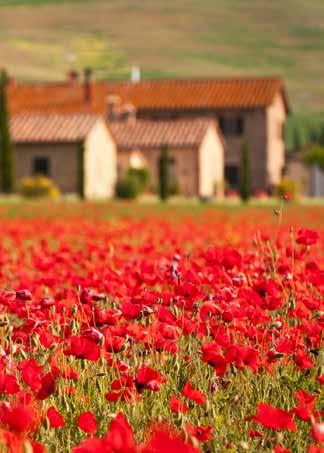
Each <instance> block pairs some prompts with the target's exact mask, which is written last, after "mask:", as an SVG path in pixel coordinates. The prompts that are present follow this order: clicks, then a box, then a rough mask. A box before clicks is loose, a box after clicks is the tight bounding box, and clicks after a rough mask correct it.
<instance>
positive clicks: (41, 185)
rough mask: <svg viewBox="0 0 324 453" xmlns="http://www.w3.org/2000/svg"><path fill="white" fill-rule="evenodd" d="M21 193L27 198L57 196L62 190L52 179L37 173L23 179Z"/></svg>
mask: <svg viewBox="0 0 324 453" xmlns="http://www.w3.org/2000/svg"><path fill="white" fill-rule="evenodd" d="M21 194H22V196H23V197H26V198H40V197H48V198H57V197H58V196H59V195H60V191H59V189H58V188H57V186H56V185H55V184H54V182H53V181H52V180H51V179H49V178H47V177H45V176H42V175H37V176H31V177H27V178H23V179H22V181H21Z"/></svg>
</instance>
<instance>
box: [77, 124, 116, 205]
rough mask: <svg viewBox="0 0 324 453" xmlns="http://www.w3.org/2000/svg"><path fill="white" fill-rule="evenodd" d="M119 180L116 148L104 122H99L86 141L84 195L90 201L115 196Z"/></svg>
mask: <svg viewBox="0 0 324 453" xmlns="http://www.w3.org/2000/svg"><path fill="white" fill-rule="evenodd" d="M116 179H117V157H116V146H115V144H114V141H113V139H112V137H111V135H110V133H109V131H108V129H107V127H106V125H105V124H104V122H103V121H101V120H100V121H98V122H97V123H96V125H95V126H94V127H93V128H92V130H91V131H90V133H89V134H88V136H87V138H86V141H85V154H84V194H85V197H86V198H88V199H95V198H97V199H99V198H109V197H112V196H113V195H114V192H115V184H116Z"/></svg>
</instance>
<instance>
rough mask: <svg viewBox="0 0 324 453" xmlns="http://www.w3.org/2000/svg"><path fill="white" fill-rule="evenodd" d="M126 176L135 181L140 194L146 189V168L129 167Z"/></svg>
mask: <svg viewBox="0 0 324 453" xmlns="http://www.w3.org/2000/svg"><path fill="white" fill-rule="evenodd" d="M127 175H128V176H129V177H131V178H135V179H136V180H137V182H138V187H139V190H140V192H142V191H143V190H145V189H146V187H147V185H148V182H149V179H150V177H149V172H148V170H147V168H134V167H130V168H129V169H128V171H127Z"/></svg>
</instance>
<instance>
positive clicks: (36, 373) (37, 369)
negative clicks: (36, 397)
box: [18, 359, 43, 392]
mask: <svg viewBox="0 0 324 453" xmlns="http://www.w3.org/2000/svg"><path fill="white" fill-rule="evenodd" d="M18 368H19V370H20V372H21V377H22V380H23V381H24V382H25V384H27V385H28V386H29V387H30V388H31V389H32V390H33V391H34V392H37V391H38V390H39V389H40V387H41V385H42V377H41V376H42V371H43V367H42V366H39V365H37V363H36V361H35V360H34V359H31V360H23V361H22V362H20V364H19V366H18Z"/></svg>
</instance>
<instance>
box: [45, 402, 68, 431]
mask: <svg viewBox="0 0 324 453" xmlns="http://www.w3.org/2000/svg"><path fill="white" fill-rule="evenodd" d="M46 416H47V418H48V420H49V423H50V427H51V428H61V427H62V426H64V425H65V421H64V418H63V417H62V415H61V414H60V413H59V411H58V410H57V409H56V408H55V407H54V406H51V407H50V408H48V409H47V412H46Z"/></svg>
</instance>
